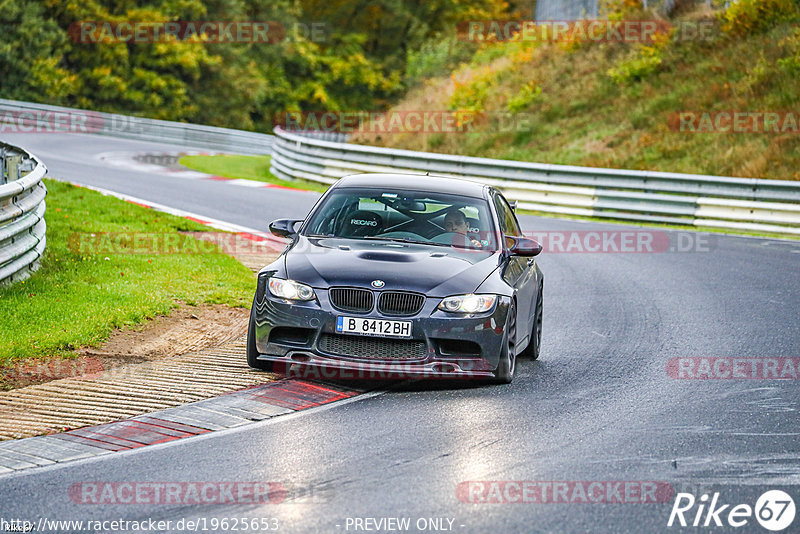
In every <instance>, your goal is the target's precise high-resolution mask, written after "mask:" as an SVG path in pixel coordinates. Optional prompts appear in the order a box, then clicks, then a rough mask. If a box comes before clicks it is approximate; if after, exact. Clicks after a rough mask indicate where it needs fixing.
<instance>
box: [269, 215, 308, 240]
mask: <svg viewBox="0 0 800 534" xmlns="http://www.w3.org/2000/svg"><path fill="white" fill-rule="evenodd" d="M299 222H303V220H302V219H277V220H275V221H272V222H271V223H269V231H270V232H272V235H276V236H278V237H285V238H287V239H294V238H295V236H296V235H297V232H295V231H294V225H295V224H297V223H299Z"/></svg>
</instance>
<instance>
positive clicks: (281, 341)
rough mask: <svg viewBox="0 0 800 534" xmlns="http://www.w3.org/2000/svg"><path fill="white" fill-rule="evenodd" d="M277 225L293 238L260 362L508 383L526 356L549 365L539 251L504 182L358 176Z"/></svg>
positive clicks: (262, 328)
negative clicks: (499, 185)
mask: <svg viewBox="0 0 800 534" xmlns="http://www.w3.org/2000/svg"><path fill="white" fill-rule="evenodd" d="M298 226H299V227H298ZM270 230H271V232H272V233H273V234H275V235H277V236H280V237H284V238H288V239H290V240H291V242H290V244H289V245H288V246H287V248H286V250H285V251H284V252H283V254H281V256H280V257H279V258H278V259H277V260H276V261H275V262H274V263H272V264H270V265H268V266H266V267H264V268H263V269H262V270H261V271H260V272H259V275H258V285H257V289H256V294H255V299H254V301H253V308H252V310H251V313H250V326H249V330H248V336H247V362H248V364H249V365H250V366H251V367H254V368H256V369H262V370H275V371H279V372H284V373H286V372H293V371H297V370H298V369H304V370H308V369H309V368H314V369H317V372H319V370H320V369H322V371H323V372H328V373H331V374H322V375H320V376H330V377H341V378H369V377H386V378H393V377H398V378H399V377H436V378H488V379H491V380H493V381H497V382H503V383H509V382H511V380H512V379H513V378H514V372H515V370H516V360H517V357H520V356H525V357H529V358H532V359H536V358H538V357H539V347H540V344H541V335H542V289H543V282H544V277H543V275H542V272H541V270H540V269H539V267H538V265H537V264H536V261H535V260H534V256H536V255H537V254H539V252H541V246H540V245H539V244H538V243H537V242H536V241H533V240H531V239H527V238H525V237H524V236H523V235H522V232H521V231H520V227H519V223H518V221H517V218H516V216H515V215H514V210H513V209H512V207H511V206H510V205H509V203H508V202H507V201H506V199H505V198H504V197H503V195H502V194H501V193H500V192H499V191H498V190H497V189H495V188H494V187H491V186H488V185H483V184H479V183H476V182H469V181H463V180H456V179H450V178H440V177H435V176H420V175H402V174H361V175H353V176H347V177H345V178H342V179H340V180H339V181H337V182H336V183H335V185H333V186H332V187H331V188H330V189H328V191H327V192H326V193H325V194H324V195H323V196H322V198H320V200H319V201H318V202H317V204H316V205H315V206H314V208H313V209H312V210H311V212H310V213H309V215H308V217H307V218H306V219H305V220H302V221H301V220H291V219H280V220H277V221H273V222H272V223H271V224H270Z"/></svg>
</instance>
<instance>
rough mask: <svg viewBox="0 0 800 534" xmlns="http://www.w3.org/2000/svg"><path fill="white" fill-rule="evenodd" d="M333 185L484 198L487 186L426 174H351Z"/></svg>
mask: <svg viewBox="0 0 800 534" xmlns="http://www.w3.org/2000/svg"><path fill="white" fill-rule="evenodd" d="M334 187H337V188H339V187H377V188H383V187H386V188H390V187H391V188H395V187H396V188H401V189H404V190H406V191H428V192H431V193H450V194H454V195H463V196H468V197H475V198H484V194H483V190H484V188H486V187H487V186H486V185H485V184H482V183H479V182H473V181H470V180H466V179H458V178H445V177H444V176H428V175H425V174H389V173H386V174H383V173H369V174H351V175H350V176H345V177H343V178H340V179H339V180H338V181H337V182H336V183H335V184H334Z"/></svg>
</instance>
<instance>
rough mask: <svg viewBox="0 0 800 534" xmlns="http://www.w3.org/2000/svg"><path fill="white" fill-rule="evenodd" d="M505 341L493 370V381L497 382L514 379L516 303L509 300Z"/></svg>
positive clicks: (507, 381)
mask: <svg viewBox="0 0 800 534" xmlns="http://www.w3.org/2000/svg"><path fill="white" fill-rule="evenodd" d="M505 330H506V343H505V344H504V346H503V351H502V353H501V354H500V362H499V363H498V364H497V369H496V370H495V372H494V380H493V382H495V383H497V384H510V383H511V381H512V380H514V373H515V372H516V371H517V355H516V344H517V305H516V303H515V302H514V301H511V306H509V308H508V318H507V319H506V328H505Z"/></svg>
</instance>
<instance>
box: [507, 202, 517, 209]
mask: <svg viewBox="0 0 800 534" xmlns="http://www.w3.org/2000/svg"><path fill="white" fill-rule="evenodd" d="M508 205H509V206H511V210H512V211H514V212H516V211H517V201H516V200H509V201H508Z"/></svg>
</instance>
